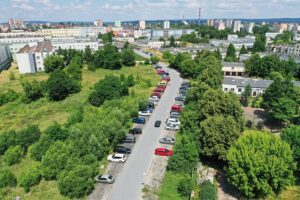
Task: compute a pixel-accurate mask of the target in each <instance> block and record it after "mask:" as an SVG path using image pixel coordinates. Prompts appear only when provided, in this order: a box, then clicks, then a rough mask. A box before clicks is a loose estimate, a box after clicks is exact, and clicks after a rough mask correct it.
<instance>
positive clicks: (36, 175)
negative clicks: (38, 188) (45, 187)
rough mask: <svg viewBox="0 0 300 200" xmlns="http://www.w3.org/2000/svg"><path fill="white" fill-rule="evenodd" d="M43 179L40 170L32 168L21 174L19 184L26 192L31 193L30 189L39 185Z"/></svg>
mask: <svg viewBox="0 0 300 200" xmlns="http://www.w3.org/2000/svg"><path fill="white" fill-rule="evenodd" d="M41 178H42V176H41V173H40V170H39V169H38V168H37V167H31V168H29V169H27V170H26V171H23V172H22V173H21V175H20V179H19V181H18V182H19V183H20V186H22V187H24V191H25V192H29V191H30V187H31V186H34V185H37V184H39V182H40V180H41Z"/></svg>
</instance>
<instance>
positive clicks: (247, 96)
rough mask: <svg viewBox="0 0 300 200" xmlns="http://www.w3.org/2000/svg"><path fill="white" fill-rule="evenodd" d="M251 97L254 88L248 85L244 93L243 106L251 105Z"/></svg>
mask: <svg viewBox="0 0 300 200" xmlns="http://www.w3.org/2000/svg"><path fill="white" fill-rule="evenodd" d="M251 96H252V88H251V86H250V85H249V84H248V85H247V86H246V87H245V91H244V92H243V93H242V104H243V106H248V105H249V101H250V99H251Z"/></svg>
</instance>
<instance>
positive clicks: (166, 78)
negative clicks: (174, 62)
mask: <svg viewBox="0 0 300 200" xmlns="http://www.w3.org/2000/svg"><path fill="white" fill-rule="evenodd" d="M162 80H165V81H167V82H170V81H171V78H170V76H167V77H164V78H162V79H161V81H162Z"/></svg>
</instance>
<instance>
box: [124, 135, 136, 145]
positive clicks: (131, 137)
mask: <svg viewBox="0 0 300 200" xmlns="http://www.w3.org/2000/svg"><path fill="white" fill-rule="evenodd" d="M121 143H135V137H134V135H132V134H127V135H126V137H125V138H124V139H123V140H122V141H121Z"/></svg>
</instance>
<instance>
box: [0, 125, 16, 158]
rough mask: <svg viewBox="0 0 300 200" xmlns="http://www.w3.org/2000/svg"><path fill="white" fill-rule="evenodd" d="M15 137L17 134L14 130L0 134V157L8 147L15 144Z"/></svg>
mask: <svg viewBox="0 0 300 200" xmlns="http://www.w3.org/2000/svg"><path fill="white" fill-rule="evenodd" d="M16 136H17V133H16V131H14V130H11V131H5V132H3V133H1V134H0V155H2V154H4V153H5V151H6V150H7V149H8V148H9V147H10V146H14V145H16V144H17V141H16Z"/></svg>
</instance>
